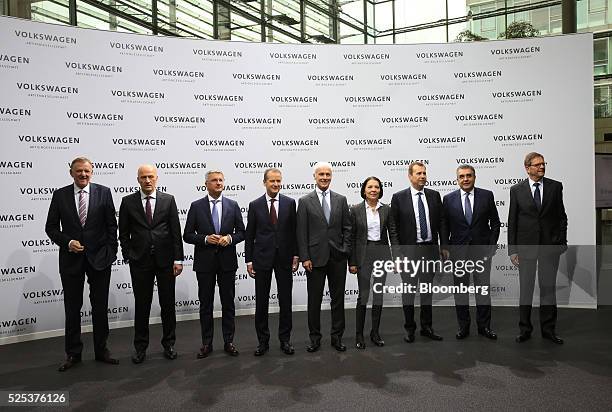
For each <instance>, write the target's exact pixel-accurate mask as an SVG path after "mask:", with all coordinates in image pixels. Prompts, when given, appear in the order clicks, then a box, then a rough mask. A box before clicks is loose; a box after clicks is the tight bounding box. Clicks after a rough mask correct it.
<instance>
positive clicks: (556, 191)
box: [508, 152, 567, 345]
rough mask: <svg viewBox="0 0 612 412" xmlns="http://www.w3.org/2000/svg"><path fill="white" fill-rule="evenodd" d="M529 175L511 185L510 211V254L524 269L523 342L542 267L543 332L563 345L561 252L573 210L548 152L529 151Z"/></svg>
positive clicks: (527, 336)
mask: <svg viewBox="0 0 612 412" xmlns="http://www.w3.org/2000/svg"><path fill="white" fill-rule="evenodd" d="M524 165H525V171H526V172H527V176H528V178H527V179H525V180H523V181H522V182H520V183H517V184H516V185H514V186H512V187H511V188H510V209H509V212H508V254H509V255H510V260H511V261H512V263H513V264H514V265H516V266H518V268H519V282H520V295H519V296H520V303H519V305H520V307H519V313H520V321H519V328H520V334H519V335H518V336H517V337H516V341H517V342H519V343H521V342H525V341H527V340H529V339H530V338H531V332H532V331H533V325H532V324H531V303H532V300H533V288H534V285H535V277H536V271H537V272H538V285H539V287H540V328H541V331H542V337H543V338H544V339H548V340H550V341H552V342H553V343H556V344H559V345H560V344H563V339H561V338H560V337H559V336H557V334H556V331H555V326H556V323H557V302H556V281H557V269H558V268H559V256H560V255H561V254H562V253H563V252H565V251H566V250H567V215H566V214H565V207H564V206H563V185H562V184H561V182H557V181H556V180H552V179H548V178H545V177H544V173H545V172H546V162H545V161H544V156H542V155H541V154H539V153H536V152H532V153H529V154H527V156H525V162H524Z"/></svg>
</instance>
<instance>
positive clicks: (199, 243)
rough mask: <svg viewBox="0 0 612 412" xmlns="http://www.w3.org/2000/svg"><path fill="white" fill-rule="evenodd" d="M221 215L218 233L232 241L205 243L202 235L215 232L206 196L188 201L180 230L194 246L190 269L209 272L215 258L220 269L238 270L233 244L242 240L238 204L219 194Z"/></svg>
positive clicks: (242, 224)
mask: <svg viewBox="0 0 612 412" xmlns="http://www.w3.org/2000/svg"><path fill="white" fill-rule="evenodd" d="M222 199H223V202H222V203H221V205H222V208H223V215H222V216H221V230H220V231H221V233H220V234H221V235H230V236H231V237H232V244H231V245H229V246H226V247H220V246H217V245H208V244H206V243H205V239H206V236H208V235H213V234H215V227H214V225H213V221H212V215H211V211H210V202H209V201H208V196H204V197H203V198H201V199H199V200H196V201H195V202H193V203H191V206H190V207H189V212H187V222H185V230H184V232H183V240H184V241H185V242H187V243H191V244H192V245H195V250H194V256H193V270H194V271H196V272H207V271H212V270H213V268H212V263H213V259H215V257H217V258H218V259H219V263H220V265H221V270H223V271H230V270H236V269H238V258H237V257H236V245H237V244H238V243H240V242H242V241H243V240H244V223H243V222H242V213H241V212H240V206H238V203H236V202H235V201H234V200H231V199H228V198H227V197H225V196H223V197H222Z"/></svg>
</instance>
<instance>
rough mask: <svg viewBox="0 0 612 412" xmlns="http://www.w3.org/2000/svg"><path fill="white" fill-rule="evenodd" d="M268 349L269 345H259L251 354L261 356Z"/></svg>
mask: <svg viewBox="0 0 612 412" xmlns="http://www.w3.org/2000/svg"><path fill="white" fill-rule="evenodd" d="M269 349H270V347H269V346H268V345H259V346H258V347H257V349H255V352H253V355H255V356H263V355H265V354H266V352H267V351H268V350H269Z"/></svg>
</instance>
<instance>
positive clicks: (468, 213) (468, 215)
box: [465, 193, 472, 225]
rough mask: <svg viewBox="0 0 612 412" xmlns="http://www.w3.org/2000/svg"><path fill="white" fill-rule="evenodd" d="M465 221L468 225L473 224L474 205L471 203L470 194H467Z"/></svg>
mask: <svg viewBox="0 0 612 412" xmlns="http://www.w3.org/2000/svg"><path fill="white" fill-rule="evenodd" d="M465 220H467V222H468V225H471V224H472V203H471V202H470V194H469V193H466V194H465Z"/></svg>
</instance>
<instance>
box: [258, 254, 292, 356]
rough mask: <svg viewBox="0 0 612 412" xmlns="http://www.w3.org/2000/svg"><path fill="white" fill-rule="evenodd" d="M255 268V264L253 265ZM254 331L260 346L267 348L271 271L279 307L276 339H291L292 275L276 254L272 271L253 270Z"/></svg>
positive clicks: (289, 267) (282, 340)
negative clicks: (274, 280)
mask: <svg viewBox="0 0 612 412" xmlns="http://www.w3.org/2000/svg"><path fill="white" fill-rule="evenodd" d="M254 265H255V267H256V263H254ZM255 271H256V273H255V300H256V303H255V331H256V332H257V339H258V340H259V344H260V345H264V346H267V345H268V343H269V342H270V329H269V327H268V307H269V303H270V286H271V284H272V271H274V276H275V277H276V290H277V295H278V305H279V307H280V314H279V323H278V339H279V340H280V341H281V342H289V340H290V338H291V328H292V319H291V317H292V316H291V300H292V291H293V275H292V273H291V263H289V266H287V262H281V261H280V259H278V252H277V253H276V257H275V260H274V267H273V268H272V269H256V270H255Z"/></svg>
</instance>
